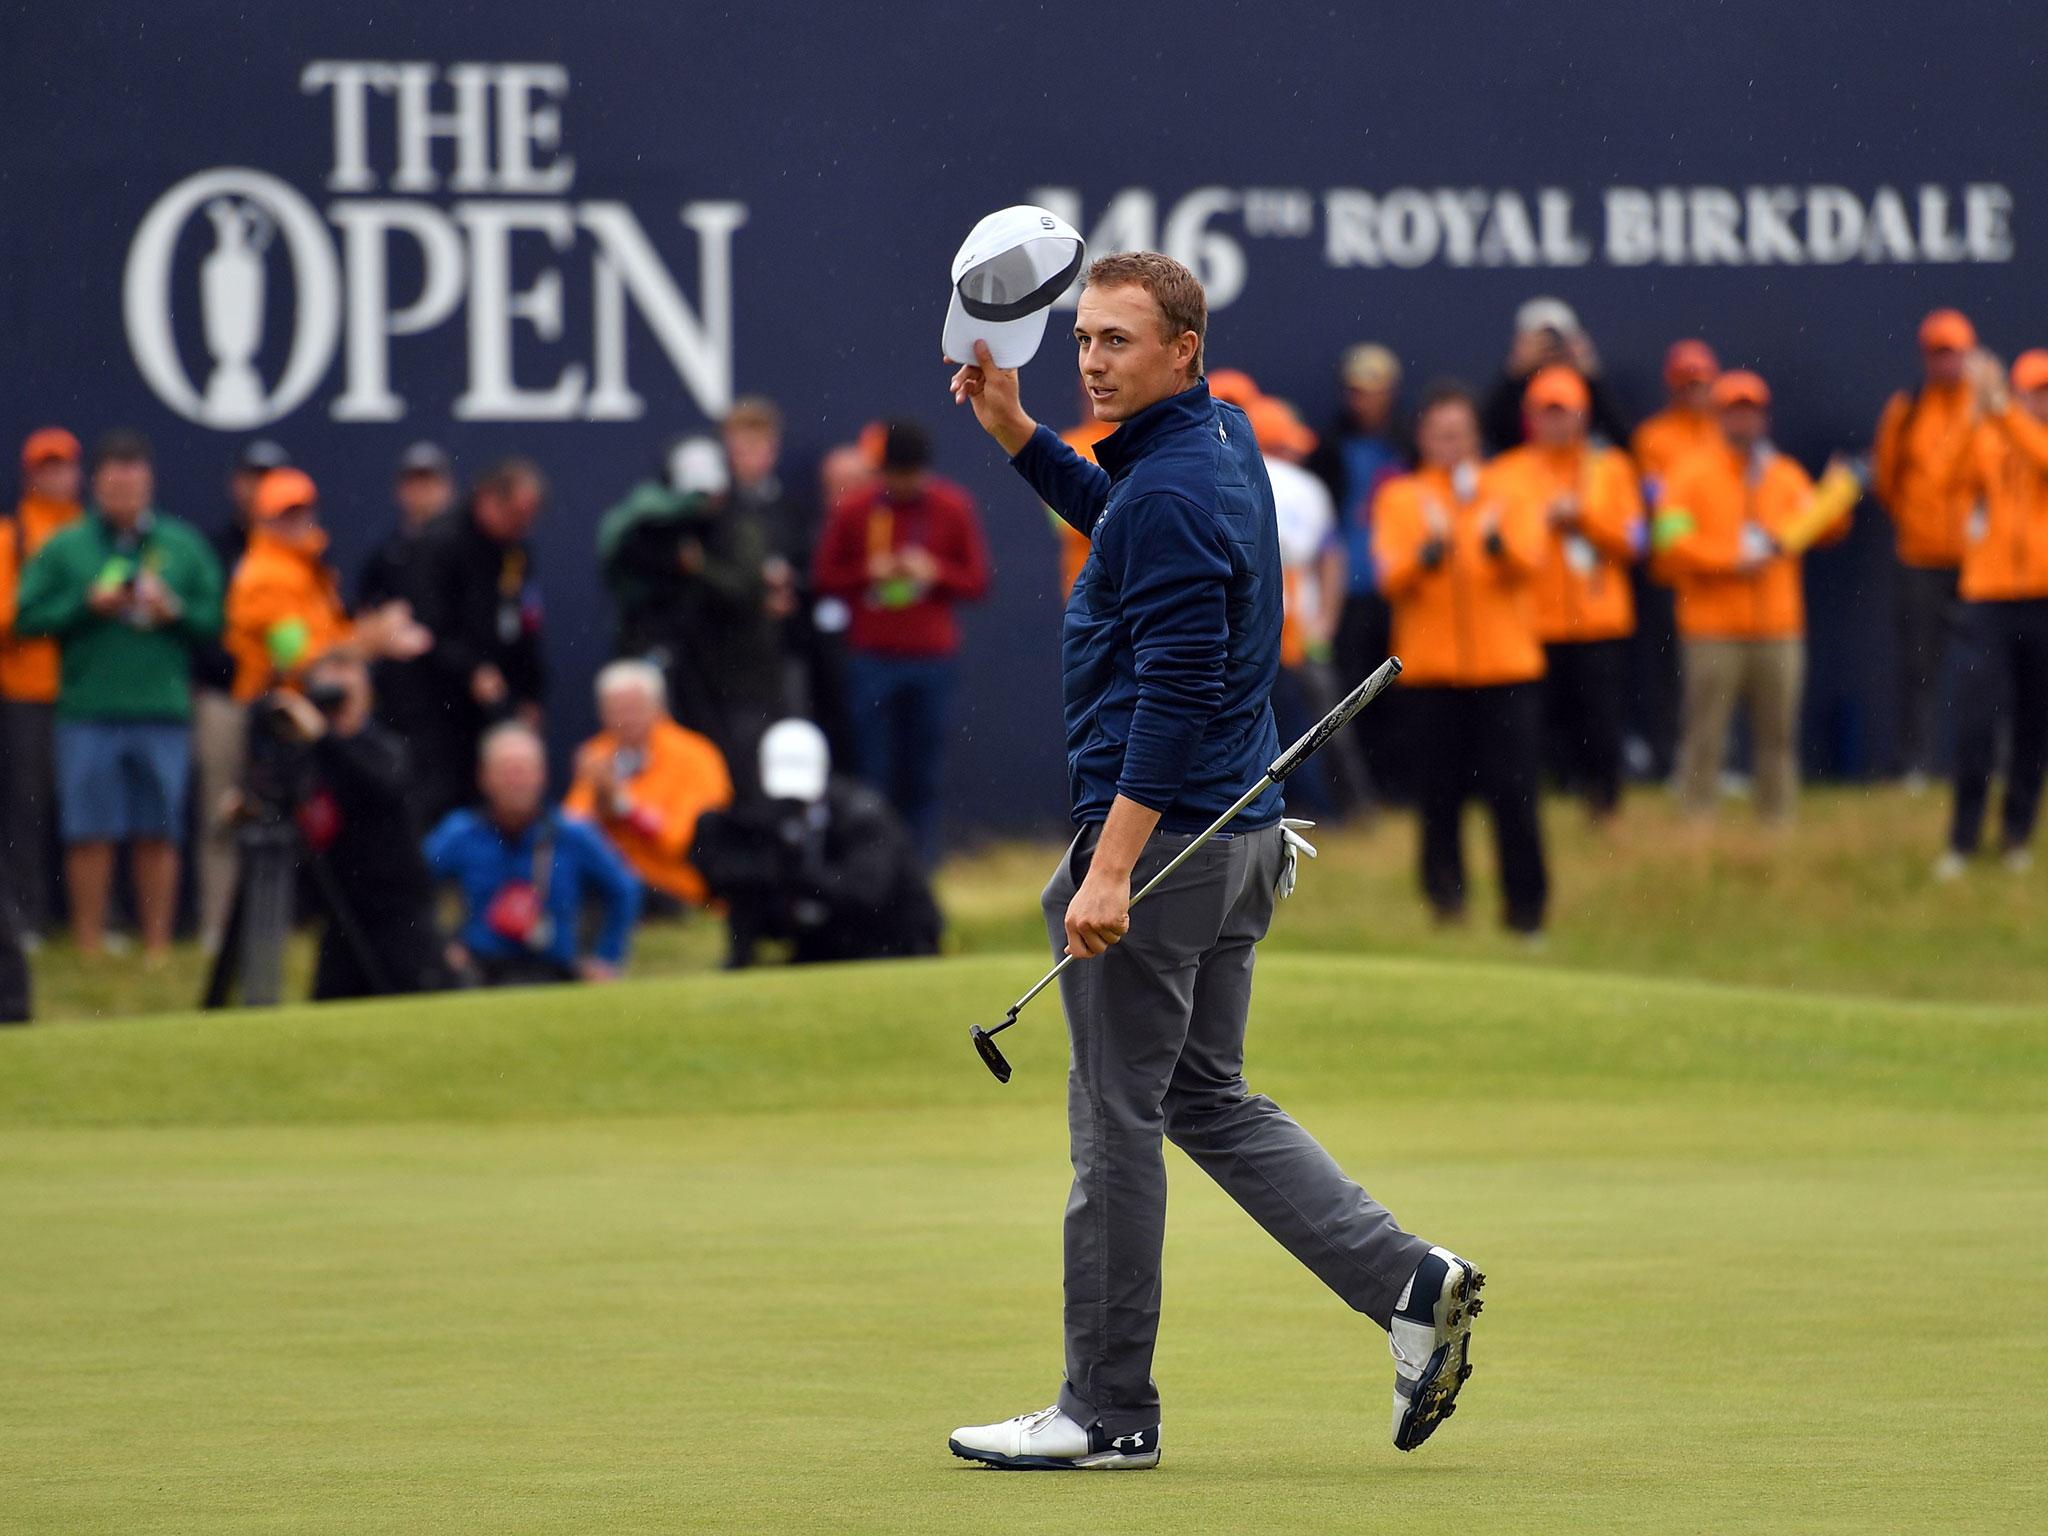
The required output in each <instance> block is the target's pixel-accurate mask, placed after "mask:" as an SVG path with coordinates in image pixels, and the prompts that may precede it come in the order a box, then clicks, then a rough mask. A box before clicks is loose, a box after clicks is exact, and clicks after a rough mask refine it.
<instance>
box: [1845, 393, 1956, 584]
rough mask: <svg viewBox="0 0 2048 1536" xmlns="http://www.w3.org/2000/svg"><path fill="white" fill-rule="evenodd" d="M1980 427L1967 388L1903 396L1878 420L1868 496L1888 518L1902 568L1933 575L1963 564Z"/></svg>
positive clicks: (1900, 395) (1888, 406)
mask: <svg viewBox="0 0 2048 1536" xmlns="http://www.w3.org/2000/svg"><path fill="white" fill-rule="evenodd" d="M1978 424H1979V417H1978V415H1977V397H1976V391H1974V390H1973V389H1971V388H1970V386H1969V385H1968V384H1964V383H1955V384H1929V385H1928V386H1927V387H1926V388H1924V389H1922V390H1921V391H1920V392H1919V394H1918V395H1909V394H1907V393H1906V392H1905V391H1904V390H1901V391H1900V392H1899V393H1898V394H1895V395H1893V396H1892V397H1891V399H1890V400H1889V401H1888V402H1886V404H1885V408H1884V414H1883V415H1882V416H1881V417H1879V418H1878V423H1877V447H1876V452H1875V455H1874V461H1873V463H1872V465H1871V488H1872V489H1873V490H1874V491H1876V493H1877V499H1878V500H1879V501H1881V502H1883V503H1884V505H1885V509H1886V510H1887V511H1889V512H1890V513H1891V515H1892V524H1893V526H1894V528H1896V529H1897V532H1898V549H1899V560H1900V561H1901V563H1903V564H1905V565H1912V566H1919V567H1921V568H1923V569H1930V570H1954V569H1955V568H1956V567H1957V566H1959V565H1961V564H1962V563H1963V525H1964V524H1965V523H1966V522H1968V521H1969V516H1970V502H1971V497H1970V489H1969V478H1970V449H1971V444H1972V442H1973V441H1974V440H1975V436H1976V428H1977V426H1978Z"/></svg>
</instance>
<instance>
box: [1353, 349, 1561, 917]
mask: <svg viewBox="0 0 2048 1536" xmlns="http://www.w3.org/2000/svg"><path fill="white" fill-rule="evenodd" d="M1416 446H1417V448H1418V450H1419V452H1420V457H1421V460H1422V463H1421V467H1420V468H1418V469H1417V470H1416V471H1415V472H1414V473H1413V474H1411V475H1403V476H1401V477H1399V478H1397V479H1394V480H1390V481H1388V482H1387V484H1386V485H1384V486H1383V487H1381V489H1380V492H1379V495H1378V496H1377V498H1375V500H1374V504H1373V513H1372V518H1373V561H1374V568H1375V569H1376V570H1377V571H1378V573H1379V580H1380V587H1381V589H1382V590H1383V591H1384V592H1385V593H1386V594H1387V597H1388V600H1389V601H1390V602H1391V603H1392V604H1393V610H1394V612H1393V621H1394V623H1393V639H1394V651H1395V654H1396V655H1398V656H1400V658H1401V660H1402V662H1403V664H1404V668H1405V670H1404V671H1403V672H1402V674H1401V683H1402V686H1403V689H1404V691H1406V692H1407V694H1408V696H1409V705H1410V717H1411V723H1412V726H1413V741H1414V744H1415V749H1416V752H1417V754H1418V756H1417V762H1418V767H1417V771H1416V772H1417V781H1416V787H1415V793H1416V803H1417V806H1418V808H1419V810H1420V812H1421V822H1422V838H1421V866H1422V890H1423V894H1424V895H1425V896H1426V897H1427V898H1428V900H1429V904H1430V907H1431V908H1432V909H1433V910H1434V912H1435V913H1436V917H1437V920H1438V921H1439V922H1446V923H1449V922H1461V921H1463V920H1464V916H1465V855H1464V848H1463V830H1462V822H1463V819H1464V807H1465V802H1466V801H1467V800H1468V799H1470V798H1472V797H1473V796H1475V795H1476V796H1478V797H1479V798H1480V799H1481V800H1483V801H1484V802H1485V803H1486V806H1487V809H1488V810H1489V811H1490V812H1491V813H1492V817H1493V838H1494V846H1495V848H1496V850H1497V852H1498V855H1499V859H1500V883H1501V891H1502V896H1503V908H1504V910H1503V918H1504V920H1505V921H1506V923H1507V926H1508V927H1509V928H1511V929H1513V930H1514V931H1515V932H1517V933H1520V934H1524V935H1526V936H1530V937H1532V938H1533V937H1534V936H1536V935H1538V934H1540V933H1541V932H1542V931H1543V919H1544V908H1545V905H1546V902H1547V900H1548V894H1549V879H1548V875H1547V873H1546V871H1545V868H1544V860H1543V833H1542V827H1541V825H1540V823H1539V822H1538V819H1537V790H1538V780H1539V777H1540V764H1539V758H1540V752H1541V746H1540V715H1539V700H1538V697H1537V691H1536V681H1537V679H1538V678H1540V677H1541V676H1542V675H1543V648H1542V646H1541V644H1540V643H1539V642H1538V641H1537V639H1536V625H1535V613H1534V606H1535V604H1534V590H1533V589H1534V585H1535V581H1536V577H1537V575H1538V573H1539V572H1540V571H1541V570H1542V569H1543V564H1544V559H1545V534H1544V528H1543V513H1542V510H1541V509H1540V508H1539V507H1538V506H1537V505H1536V504H1534V503H1533V502H1530V501H1528V500H1527V499H1525V498H1523V497H1521V496H1517V495H1515V494H1513V493H1512V491H1511V489H1510V487H1509V486H1508V485H1507V484H1506V483H1505V482H1504V480H1503V478H1502V477H1501V476H1500V475H1499V474H1498V473H1497V471H1496V470H1495V469H1494V468H1493V467H1491V466H1483V465H1482V464H1481V463H1480V459H1479V418H1478V415H1477V413H1476V412H1475V410H1474V409H1473V405H1472V397H1471V396H1470V395H1468V394H1467V393H1466V392H1465V391H1464V390H1463V389H1462V388H1460V387H1458V386H1455V385H1440V386H1438V387H1437V388H1435V389H1432V390H1431V391H1430V393H1429V395H1428V396H1427V397H1426V398H1425V399H1424V401H1423V404H1422V410H1421V413H1420V415H1419V417H1418V420H1417V423H1416Z"/></svg>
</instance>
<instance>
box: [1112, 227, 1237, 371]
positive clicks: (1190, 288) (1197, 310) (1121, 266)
mask: <svg viewBox="0 0 2048 1536" xmlns="http://www.w3.org/2000/svg"><path fill="white" fill-rule="evenodd" d="M1088 286H1089V287H1090V288H1122V287H1126V286H1136V287H1139V288H1142V289H1144V290H1145V291H1146V292H1147V293H1149V294H1151V295H1152V300H1153V302H1154V303H1156V304H1157V305H1158V306H1159V311H1160V313H1161V314H1162V315H1164V316H1165V317H1166V340H1168V341H1172V340H1173V339H1174V338H1175V337H1177V336H1179V335H1180V334H1181V333H1182V332H1184V331H1193V332H1194V333H1195V360H1194V362H1193V364H1192V365H1190V368H1189V373H1188V376H1189V377H1190V378H1195V379H1199V378H1200V377H1201V376H1202V349H1203V346H1204V345H1205V344H1206V342H1207V340H1208V336H1209V295H1208V294H1206V293H1204V292H1203V291H1202V284H1201V280H1200V279H1198V278H1197V277H1196V276H1195V274H1194V273H1192V272H1190V271H1189V270H1188V269H1187V268H1186V267H1184V266H1182V265H1181V264H1180V263H1179V262H1177V261H1175V260H1174V259H1173V258H1172V257H1171V256H1162V255H1161V254H1160V253H1159V252H1158V251H1117V252H1116V253H1114V254H1113V255H1109V256H1102V257H1098V258H1097V259H1096V261H1095V263H1094V265H1092V266H1090V267H1089V268H1088Z"/></svg>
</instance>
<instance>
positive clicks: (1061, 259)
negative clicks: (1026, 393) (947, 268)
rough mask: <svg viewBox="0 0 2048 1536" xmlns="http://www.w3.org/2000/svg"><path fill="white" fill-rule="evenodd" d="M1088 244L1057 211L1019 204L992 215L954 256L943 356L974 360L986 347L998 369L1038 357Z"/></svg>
mask: <svg viewBox="0 0 2048 1536" xmlns="http://www.w3.org/2000/svg"><path fill="white" fill-rule="evenodd" d="M1087 259H1088V247H1087V245H1086V243H1085V242H1084V241H1083V240H1082V239H1081V236H1080V232H1079V231H1077V230H1076V229H1075V228H1074V226H1073V225H1071V224H1069V223H1068V222H1067V221H1066V220H1065V219H1063V218H1061V217H1060V216H1059V215H1058V214H1056V213H1053V212H1052V211H1050V210H1049V209H1045V208H1039V207H1036V206H1034V205H1033V204H1030V203H1019V204H1017V205H1016V206H1015V207H1014V208H1004V209H1002V210H1000V211H999V212H996V213H992V214H990V215H989V216H988V217H987V218H985V219H983V220H982V221H981V222H980V223H979V224H977V225H975V226H974V228H973V229H972V230H971V231H970V232H969V233H968V236H967V239H966V241H965V242H964V243H963V244H962V245H961V247H960V249H959V251H958V252H957V253H956V254H955V255H954V257H953V296H952V299H951V300H950V301H949V302H948V304H947V306H946V331H945V345H946V356H947V357H949V358H951V359H952V360H953V361H954V362H956V363H971V362H973V361H974V360H975V358H974V344H975V343H976V342H977V341H985V342H987V343H988V350H989V353H990V355H991V356H993V357H994V358H995V363H996V366H997V367H998V368H1021V367H1022V366H1023V365H1024V364H1026V363H1028V362H1030V361H1031V359H1032V358H1033V357H1034V356H1035V355H1037V352H1038V344H1039V342H1040V341H1042V340H1043V339H1044V337H1045V318H1046V315H1047V313H1048V312H1049V311H1050V310H1051V309H1052V305H1053V301H1054V300H1055V299H1057V298H1058V297H1059V296H1060V295H1061V294H1063V293H1065V292H1066V291H1067V289H1068V288H1069V287H1071V286H1072V285H1073V281H1074V279H1075V278H1076V277H1077V276H1079V275H1080V271H1081V263H1082V262H1084V261H1086V260H1087Z"/></svg>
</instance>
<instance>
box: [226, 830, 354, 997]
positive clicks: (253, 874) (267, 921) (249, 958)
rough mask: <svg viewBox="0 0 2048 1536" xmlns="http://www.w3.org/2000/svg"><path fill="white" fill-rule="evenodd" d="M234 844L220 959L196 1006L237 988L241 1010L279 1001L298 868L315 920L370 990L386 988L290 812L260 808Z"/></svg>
mask: <svg viewBox="0 0 2048 1536" xmlns="http://www.w3.org/2000/svg"><path fill="white" fill-rule="evenodd" d="M235 841H236V844H237V845H238V847H239V848H240V850H241V869H240V872H239V873H238V874H237V876H236V878H235V894H234V901H233V904H232V905H231V906H230V907H229V908H228V923H227V929H226V931H225V932H224V933H223V934H222V936H221V944H220V953H219V954H217V955H215V956H214V957H213V967H212V969H211V970H210V971H209V972H208V973H207V978H206V991H205V994H204V995H203V996H202V997H201V998H200V1000H199V1006H200V1007H202V1008H205V1009H208V1010H212V1009H218V1008H225V1007H227V1006H228V998H229V994H230V993H231V992H232V991H234V990H235V989H236V987H237V984H238V983H239V988H240V991H241V997H242V1005H243V1006H244V1007H246V1008H274V1007H276V1006H277V1005H278V1004H279V1003H281V1002H283V1001H284V946H285V940H286V939H287V938H288V937H289V936H290V934H291V925H292V910H293V907H294V905H295V902H294V896H295V894H296V887H297V879H296V876H297V872H298V869H299V867H300V865H301V864H303V865H304V867H305V869H306V871H307V873H308V874H310V875H311V876H312V887H313V894H314V898H315V900H316V902H317V903H318V905H319V908H320V912H321V915H322V916H324V917H325V918H326V920H327V922H328V923H329V924H330V925H331V926H332V927H333V929H334V931H335V932H337V933H339V934H340V935H341V939H342V942H343V943H344V944H346V945H348V947H349V950H350V953H351V956H352V957H353V959H354V960H355V962H356V964H357V966H358V967H360V969H361V971H362V974H363V976H364V977H365V978H367V979H368V980H369V982H370V983H371V986H372V989H373V990H375V991H378V992H387V991H389V990H390V988H389V985H388V982H387V978H386V976H385V972H384V964H383V962H382V961H381V960H380V959H378V957H377V951H376V949H375V948H374V946H372V945H371V943H370V940H369V936H368V935H367V934H365V933H364V932H363V926H362V924H361V923H360V922H358V921H357V920H356V915H355V912H354V910H353V909H352V908H351V907H350V906H349V904H348V898H347V897H346V896H344V895H343V894H342V890H341V884H340V882H339V881H337V880H336V879H335V878H334V869H333V867H332V866H331V865H330V864H329V863H328V862H327V856H326V855H325V854H324V853H321V852H319V851H318V850H317V849H314V848H313V847H311V846H310V845H308V844H307V842H306V839H305V837H304V835H303V834H302V833H301V832H300V831H299V828H298V826H297V824H296V823H295V822H294V821H293V820H292V818H291V816H290V814H289V813H288V812H286V811H285V810H284V809H283V808H281V807H279V806H276V805H273V804H270V803H267V802H266V803H265V804H264V805H263V808H262V811H261V813H260V814H259V815H258V816H257V818H256V819H255V820H254V821H251V822H248V823H246V824H244V825H243V827H242V828H241V830H240V831H238V832H237V833H236V834H235Z"/></svg>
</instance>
